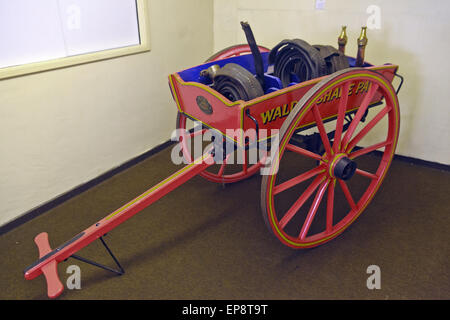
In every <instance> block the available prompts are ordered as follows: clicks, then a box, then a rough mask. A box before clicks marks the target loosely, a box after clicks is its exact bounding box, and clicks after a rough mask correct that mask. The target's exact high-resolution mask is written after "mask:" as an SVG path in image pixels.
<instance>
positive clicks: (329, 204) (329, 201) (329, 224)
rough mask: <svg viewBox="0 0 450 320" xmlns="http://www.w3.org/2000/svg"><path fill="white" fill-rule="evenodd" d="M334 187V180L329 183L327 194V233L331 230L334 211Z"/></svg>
mask: <svg viewBox="0 0 450 320" xmlns="http://www.w3.org/2000/svg"><path fill="white" fill-rule="evenodd" d="M335 187H336V179H333V181H331V182H330V185H329V186H328V194H327V233H330V232H331V230H332V229H333V210H334V189H335Z"/></svg>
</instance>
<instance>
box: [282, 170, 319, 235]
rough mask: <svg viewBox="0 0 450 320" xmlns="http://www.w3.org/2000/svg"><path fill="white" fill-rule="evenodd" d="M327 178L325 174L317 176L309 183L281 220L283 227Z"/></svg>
mask: <svg viewBox="0 0 450 320" xmlns="http://www.w3.org/2000/svg"><path fill="white" fill-rule="evenodd" d="M324 178H325V175H324V174H321V175H320V176H318V177H316V178H315V179H314V181H313V182H312V183H311V184H310V185H309V187H308V188H307V189H306V190H305V192H303V194H302V195H301V196H300V197H299V198H298V199H297V201H295V203H294V204H293V205H292V207H290V208H289V210H288V211H287V212H286V214H285V215H284V216H283V218H282V219H281V220H280V227H281V228H282V229H283V228H284V227H285V226H286V225H287V224H288V222H289V221H291V219H292V217H293V216H294V215H295V214H296V213H297V211H298V210H299V209H300V208H301V207H302V206H303V204H304V203H305V201H306V200H308V199H309V197H310V196H311V195H312V194H313V192H314V191H315V190H316V189H317V187H318V186H319V184H321V183H322V181H323V179H324Z"/></svg>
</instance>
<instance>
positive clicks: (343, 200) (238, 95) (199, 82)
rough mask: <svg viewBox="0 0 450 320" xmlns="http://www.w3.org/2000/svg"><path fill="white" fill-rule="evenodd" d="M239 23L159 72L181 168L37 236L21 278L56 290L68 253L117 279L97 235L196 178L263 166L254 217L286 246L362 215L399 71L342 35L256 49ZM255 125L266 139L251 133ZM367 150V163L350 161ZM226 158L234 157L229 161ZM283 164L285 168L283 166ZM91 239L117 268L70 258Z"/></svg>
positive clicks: (223, 179)
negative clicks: (65, 237) (210, 50)
mask: <svg viewBox="0 0 450 320" xmlns="http://www.w3.org/2000/svg"><path fill="white" fill-rule="evenodd" d="M243 28H244V31H246V35H247V39H248V41H249V45H237V46H233V47H230V48H227V49H224V50H222V51H221V52H219V53H217V54H216V55H214V56H212V57H211V58H210V59H208V61H207V62H206V63H204V64H202V65H199V66H196V67H193V68H190V69H187V70H184V71H181V72H177V73H174V74H172V75H170V76H169V83H170V88H171V92H172V95H173V98H174V100H175V102H176V105H177V107H178V117H177V123H176V125H177V128H178V129H181V130H179V134H178V140H179V144H178V146H179V148H180V150H181V152H182V154H183V157H184V158H185V160H186V161H187V165H186V166H184V167H183V168H182V169H180V170H178V171H177V172H175V173H174V174H172V175H171V176H169V177H168V178H167V179H165V180H163V181H161V182H160V183H158V184H157V185H156V186H154V187H152V188H151V189H149V190H148V191H146V192H144V193H143V194H141V195H140V196H138V197H136V198H135V199H134V200H132V201H130V202H129V203H127V204H125V205H123V206H122V207H121V208H119V209H117V210H116V211H114V212H112V213H111V214H109V215H107V216H106V217H105V218H103V219H102V220H100V221H98V222H96V223H94V224H93V225H91V226H90V227H89V228H87V229H86V230H84V231H82V232H81V233H79V234H78V235H76V236H75V237H73V238H72V239H71V240H69V241H67V242H66V243H64V244H63V245H61V246H59V247H57V248H56V249H54V250H52V249H51V248H50V245H49V242H48V235H47V233H45V232H44V233H41V234H39V235H38V236H36V238H35V242H36V244H37V246H38V248H39V256H40V259H39V260H38V261H37V262H36V263H34V264H33V265H31V266H30V267H28V268H27V269H26V270H25V278H26V279H28V280H30V279H33V278H35V277H37V276H39V275H40V274H42V273H43V274H44V275H45V277H46V280H47V285H48V296H49V297H52V298H53V297H56V296H58V295H59V294H61V292H62V291H63V285H62V284H61V281H60V280H59V278H58V274H57V264H58V263H60V262H62V261H64V260H66V259H68V258H71V257H72V258H76V259H80V260H82V261H85V262H87V263H91V264H94V265H96V266H99V267H101V268H104V269H107V270H110V271H113V272H115V273H117V274H122V273H123V272H124V271H123V268H122V267H121V266H120V264H119V262H118V261H117V259H116V258H115V257H114V255H113V254H112V252H111V251H110V250H109V248H108V246H107V245H106V243H105V242H104V239H103V236H104V235H105V234H106V233H108V232H109V231H111V230H112V229H113V228H115V227H116V226H118V225H119V224H121V223H122V222H124V221H126V220H127V219H129V218H130V217H132V216H133V215H134V214H136V213H138V212H139V211H141V210H142V209H144V208H146V207H147V206H149V205H150V204H152V203H153V202H155V201H157V200H158V199H160V198H161V197H163V196H164V195H166V194H168V193H169V192H170V191H172V190H174V189H175V188H177V187H179V186H180V185H182V184H183V183H184V182H186V181H187V180H189V179H191V178H192V177H194V176H196V175H201V176H203V177H204V178H206V179H208V180H210V181H214V182H219V183H233V182H237V181H241V180H243V179H246V178H248V177H251V176H252V175H254V174H256V173H258V172H260V170H262V169H264V170H265V174H264V176H263V178H262V182H261V183H262V185H261V208H262V212H263V217H264V220H265V222H266V224H267V226H268V228H269V230H270V231H271V232H272V233H273V234H274V235H275V236H276V237H277V238H278V239H279V240H280V241H281V242H282V243H283V244H285V245H288V246H290V247H292V248H310V247H314V246H317V245H320V244H323V243H325V242H327V241H329V240H331V239H333V238H335V237H336V236H338V235H339V234H341V233H342V232H343V231H344V230H345V229H346V228H347V227H348V226H349V225H350V224H351V223H352V222H353V221H354V220H355V219H356V218H357V217H358V216H359V215H360V214H361V213H362V211H363V210H364V209H365V208H366V207H367V205H368V204H369V202H370V201H371V200H372V198H373V196H374V195H375V193H376V192H377V190H378V189H379V187H380V185H381V183H382V181H383V179H384V177H385V175H386V172H387V170H388V168H389V165H390V163H391V161H392V158H393V156H394V151H395V148H396V145H397V140H398V136H399V123H400V113H399V103H398V99H397V93H398V90H399V89H400V87H401V84H402V82H403V78H401V76H399V77H400V80H401V82H400V84H399V86H398V88H397V90H395V89H394V88H393V86H392V84H391V83H392V81H393V78H394V76H398V75H397V69H398V66H397V65H393V64H385V65H381V66H374V65H371V64H369V63H367V62H363V61H361V56H360V55H361V52H362V53H363V50H362V51H361V52H358V57H357V58H356V59H355V58H352V57H347V56H345V55H344V54H343V50H342V47H341V42H340V47H341V48H340V49H341V51H340V52H338V50H333V49H332V48H330V47H327V46H314V47H312V46H311V47H308V46H307V44H305V42H304V41H302V40H298V39H296V40H293V41H282V42H281V43H280V44H279V45H278V46H276V47H275V48H273V49H272V50H268V49H266V48H264V47H260V46H256V44H255V42H254V38H253V35H252V34H251V31H249V27H248V25H246V24H243ZM361 39H362V40H364V38H361ZM361 39H360V40H361ZM362 40H361V43H362V44H364V45H365V43H363V41H362ZM361 47H362V49H363V46H361ZM311 48H314V50H315V51H314V50H313V49H311ZM317 52H319V53H321V54H317ZM296 54H297V56H296ZM298 54H300V56H298ZM305 59H306V60H305ZM358 65H359V66H360V67H358ZM369 111H371V112H370V115H369ZM262 130H266V132H268V134H265V135H264V136H262V135H261V134H260V133H261V132H262ZM210 131H212V132H213V133H214V136H215V138H214V139H213V141H212V143H210V144H209V145H208V147H207V148H204V149H202V151H203V152H202V154H201V155H200V156H199V157H194V156H193V153H194V152H193V150H192V141H194V140H195V138H196V137H203V136H205V135H206V134H207V133H208V132H210ZM230 132H231V133H232V134H230ZM248 132H251V134H248ZM204 140H205V139H203V138H202V139H201V141H204ZM363 142H364V143H363ZM275 144H276V148H273V147H274V145H275ZM363 145H364V146H363ZM267 146H270V152H265V153H264V152H263V153H262V154H257V155H256V161H255V160H254V159H253V161H251V159H250V158H251V157H250V153H251V152H252V150H255V149H265V150H267V149H268V148H267ZM273 150H275V151H273ZM374 152H376V156H372V157H371V158H370V159H369V161H368V162H367V163H364V161H362V160H361V159H363V158H364V156H367V155H370V154H372V155H373V153H374ZM295 157H300V158H301V159H298V158H297V160H295ZM235 158H236V159H240V160H241V161H240V164H235V161H231V160H232V159H235ZM268 159H269V160H268ZM284 167H286V168H288V169H289V170H287V171H286V172H284V171H283V168H284ZM293 172H294V173H293ZM350 184H351V187H349V185H350ZM338 193H339V194H340V195H338ZM313 194H314V196H313ZM287 199H289V200H287ZM338 200H339V201H338ZM319 215H320V216H321V218H320V219H319ZM96 239H100V240H101V241H102V243H103V244H104V245H105V247H106V248H107V250H108V252H109V253H110V254H111V256H112V257H113V258H114V260H115V262H116V263H117V265H118V267H119V270H114V269H111V268H109V267H106V266H103V265H100V264H97V263H95V262H93V261H90V260H88V259H85V258H81V257H79V256H77V255H75V253H76V252H77V251H79V250H80V249H82V248H83V247H85V246H87V245H88V244H89V243H91V242H92V241H94V240H96Z"/></svg>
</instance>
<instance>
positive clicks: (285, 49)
mask: <svg viewBox="0 0 450 320" xmlns="http://www.w3.org/2000/svg"><path fill="white" fill-rule="evenodd" d="M269 63H270V64H273V65H274V76H276V77H278V78H279V79H280V80H281V83H282V84H283V87H287V86H289V84H291V83H292V82H296V83H299V82H303V81H307V80H311V79H314V78H318V77H321V76H324V75H327V74H331V73H333V72H335V71H337V70H341V69H344V68H348V60H347V58H346V57H345V56H344V55H342V54H341V53H340V52H339V51H338V50H337V49H335V48H333V47H331V46H315V47H313V46H311V45H310V44H308V43H307V42H306V41H304V40H301V39H294V40H283V41H281V42H280V43H279V44H277V45H276V46H275V47H274V48H273V49H272V50H271V51H270V54H269Z"/></svg>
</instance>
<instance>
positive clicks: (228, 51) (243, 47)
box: [206, 44, 270, 62]
mask: <svg viewBox="0 0 450 320" xmlns="http://www.w3.org/2000/svg"><path fill="white" fill-rule="evenodd" d="M258 48H259V51H260V52H269V51H270V49H268V48H266V47H263V46H258ZM250 52H251V50H250V47H249V45H248V44H237V45H234V46H231V47H227V48H225V49H223V50H220V51H219V52H216V53H215V54H213V55H212V56H211V57H209V58H208V60H206V62H209V61H217V60H222V59H226V58H231V57H236V56H240V55H241V54H247V53H250Z"/></svg>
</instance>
